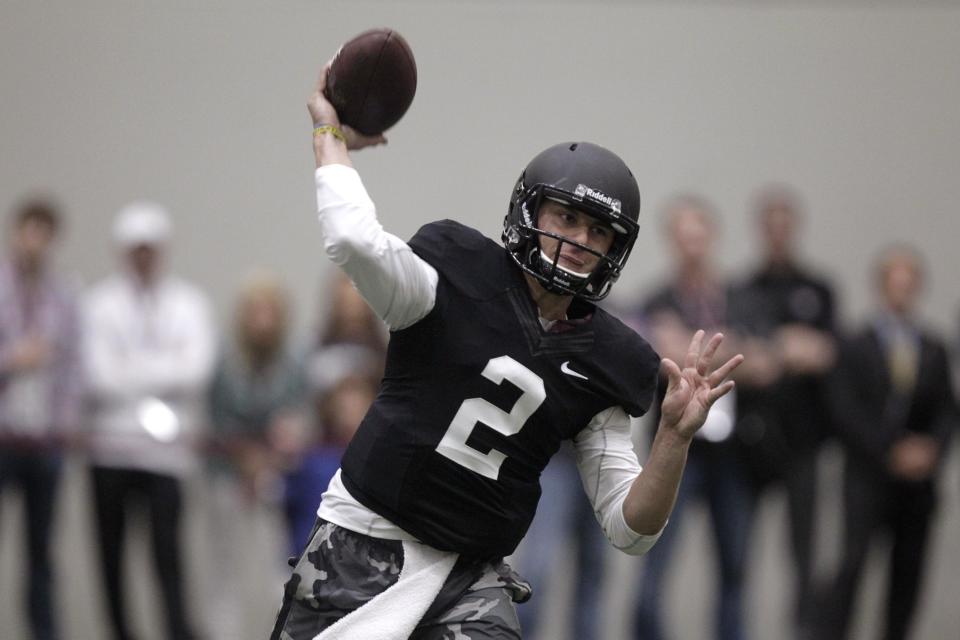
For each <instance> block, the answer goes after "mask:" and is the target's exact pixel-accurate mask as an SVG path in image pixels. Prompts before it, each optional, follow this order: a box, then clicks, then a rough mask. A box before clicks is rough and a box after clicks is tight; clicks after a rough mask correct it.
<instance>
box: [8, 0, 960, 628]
mask: <svg viewBox="0 0 960 640" xmlns="http://www.w3.org/2000/svg"><path fill="white" fill-rule="evenodd" d="M377 25H389V26H392V27H395V28H396V29H398V30H399V31H400V32H401V33H403V34H404V35H405V36H406V37H407V38H408V40H409V41H410V43H411V45H412V47H413V49H414V52H415V54H416V56H417V62H418V66H419V73H420V85H419V90H418V94H417V97H416V100H415V102H414V105H413V108H412V109H411V111H410V112H409V113H408V114H407V116H406V118H405V119H404V120H403V121H402V122H401V123H400V124H399V125H398V126H397V127H396V128H395V130H394V131H393V132H391V133H390V136H389V137H390V144H389V145H388V147H386V148H383V149H377V150H371V151H366V152H363V153H361V154H358V155H356V156H355V162H356V164H357V165H358V168H359V169H360V171H361V173H362V175H363V176H364V179H365V182H366V184H367V187H368V189H369V190H370V192H371V194H372V196H373V197H374V199H375V201H376V202H377V204H378V207H379V211H380V215H381V218H382V220H383V222H384V224H385V226H387V228H388V229H390V230H392V231H394V232H395V233H397V234H398V235H400V236H402V237H407V236H409V235H410V234H412V233H413V232H414V231H415V230H416V228H417V227H418V226H419V225H420V224H422V223H424V222H427V221H430V220H433V219H436V218H438V217H454V218H457V219H459V220H461V221H463V222H466V223H468V224H471V225H474V226H476V227H478V228H480V229H481V230H482V231H484V232H486V233H487V234H488V235H491V236H497V235H498V233H499V227H500V222H501V217H502V213H503V211H504V210H505V204H506V198H507V195H508V190H509V188H510V187H511V186H512V184H513V181H514V180H515V178H516V176H517V174H518V173H519V171H520V169H521V168H522V166H523V165H524V164H525V162H526V161H527V159H529V157H531V156H532V155H533V154H534V153H536V152H537V151H539V150H540V149H541V148H543V147H545V146H547V145H549V144H552V143H554V142H557V141H559V140H563V139H574V138H580V139H589V140H592V141H596V142H599V143H601V144H604V145H605V146H608V147H610V148H612V149H614V150H615V151H617V152H618V153H620V154H621V155H622V156H623V157H624V158H625V159H626V160H627V162H628V164H629V165H630V166H631V167H632V168H633V169H634V171H635V173H636V175H637V176H638V178H639V181H640V184H641V192H642V194H643V197H644V214H643V215H644V219H643V224H644V227H643V229H644V231H643V233H642V235H641V239H640V241H639V242H638V245H637V249H636V251H635V254H634V257H633V258H632V262H631V265H630V268H629V269H628V273H627V274H626V275H625V276H624V278H623V279H622V281H621V283H620V284H619V285H618V286H617V288H616V290H615V296H616V300H617V301H618V302H622V303H626V302H628V301H629V300H631V299H633V298H634V297H635V296H637V295H638V294H639V293H640V292H641V291H642V290H643V289H644V288H646V287H648V286H649V285H651V284H652V282H653V281H654V280H655V279H656V278H657V277H658V276H659V275H660V274H661V273H662V271H663V269H664V267H665V264H666V254H665V250H664V247H663V246H662V242H661V237H660V234H659V225H658V223H657V221H656V220H657V216H656V212H657V210H658V205H659V204H660V203H662V202H663V200H664V199H665V198H666V197H667V196H668V195H669V194H671V193H673V192H675V191H677V190H679V189H695V190H697V191H700V192H702V193H704V194H705V195H707V196H708V197H709V198H711V199H713V200H714V201H715V202H716V203H717V205H718V207H719V209H720V211H721V213H722V214H723V217H724V234H723V241H722V246H721V247H720V249H721V255H722V264H723V266H724V267H726V268H727V269H729V270H730V271H732V272H737V271H739V270H742V269H743V268H745V267H746V266H747V265H748V264H749V263H750V261H751V260H752V258H753V252H752V247H753V241H754V236H753V233H752V228H751V220H750V217H749V216H748V215H747V206H748V203H749V200H750V196H751V194H752V193H753V191H754V190H755V188H756V187H757V186H759V185H760V184H762V183H765V182H767V181H769V180H775V181H786V182H788V183H790V184H792V185H794V186H795V187H797V188H798V189H799V190H800V191H801V192H802V193H803V194H804V196H805V197H806V200H807V204H808V207H809V219H808V223H807V226H806V229H805V246H806V253H807V255H808V257H809V258H810V260H811V261H812V262H815V263H816V264H818V265H819V266H820V267H821V268H822V270H823V271H825V272H826V273H827V274H829V275H831V276H832V277H833V278H834V279H835V280H836V282H837V284H838V286H839V288H840V291H841V293H842V294H843V299H844V306H843V311H844V314H845V316H846V317H847V318H848V319H850V320H856V319H859V318H861V317H862V316H863V315H864V313H865V312H866V311H867V310H868V309H869V308H870V305H871V302H872V298H871V295H870V292H869V289H868V287H867V283H868V278H867V276H868V269H869V261H870V258H871V256H872V255H873V254H874V253H875V252H876V250H877V249H878V248H880V247H882V246H884V245H886V244H887V243H889V242H891V241H893V240H905V241H909V242H912V243H914V244H916V245H917V246H919V247H921V248H922V249H923V250H924V251H925V252H926V254H927V257H928V259H929V266H930V275H931V286H930V288H929V290H928V295H927V298H926V308H927V312H928V316H929V318H930V320H931V322H932V323H933V324H934V325H935V326H937V327H939V328H940V329H942V330H944V331H945V332H949V333H948V335H950V336H951V337H953V336H955V335H956V328H957V315H956V312H957V309H958V299H960V295H958V290H957V286H956V283H955V274H956V272H957V271H958V266H960V264H958V263H960V253H958V252H957V251H956V248H955V246H956V242H957V240H956V239H957V237H958V236H960V233H958V232H960V222H958V218H957V212H956V203H957V202H958V201H960V180H958V179H957V166H958V164H960V162H958V161H960V151H958V150H960V109H957V104H958V103H960V65H958V64H957V60H958V59H960V6H958V4H957V3H955V2H948V1H942V2H907V1H905V0H904V1H895V0H888V1H886V2H879V3H878V2H868V1H867V0H856V1H855V0H847V1H845V2H817V1H814V0H806V1H805V0H794V1H787V0H781V1H777V2H750V1H741V2H733V1H723V2H712V3H711V2H693V1H683V2H673V3H667V2H627V1H625V0H621V1H619V2H613V1H611V2H606V3H576V2H552V3H551V2H538V1H536V0H516V1H513V2H508V1H506V0H499V1H496V0H495V1H491V2H467V1H460V0H451V1H447V2H441V1H439V0H434V1H426V0H424V1H420V2H389V1H384V0H381V1H374V0H368V1H352V2H342V1H332V0H331V1H326V2H308V1H305V0H299V1H292V0H291V1H287V2H266V1H262V0H231V1H229V2H228V1H226V0H206V1H205V2H187V1H186V0H171V1H168V2H163V3H148V2H118V1H111V0H87V1H86V2H83V3H72V2H67V1H66V0H49V1H46V2H36V1H33V0H0V210H2V211H7V210H9V208H10V207H11V206H12V204H13V202H14V201H15V200H16V199H18V198H19V197H20V196H22V195H24V194H25V193H28V192H32V191H37V190H40V191H44V192H51V193H53V194H54V195H56V196H57V198H58V199H59V200H60V201H61V202H62V203H63V204H64V207H65V210H66V213H67V215H68V217H69V229H68V235H67V237H66V238H65V241H64V243H63V246H62V251H61V254H60V262H61V263H62V265H63V266H64V267H65V268H69V269H71V270H74V271H75V272H76V273H78V275H79V277H80V278H81V280H83V281H84V282H91V281H93V280H94V279H96V278H98V277H100V276H102V275H104V274H105V273H106V272H107V271H108V270H109V269H110V268H111V266H112V265H113V262H114V255H113V250H112V247H111V244H110V241H109V235H108V231H109V225H110V222H111V219H112V217H113V215H114V213H115V212H116V211H117V210H118V209H119V208H120V207H121V206H122V205H123V204H125V203H126V202H128V201H130V200H131V199H134V198H141V197H147V198H152V199H156V200H158V201H160V202H162V203H164V204H166V205H167V206H168V207H170V209H171V211H172V213H173V216H174V219H175V223H176V225H177V231H176V236H177V239H176V248H175V252H174V262H175V266H176V269H177V271H179V272H181V273H182V274H184V275H186V276H189V277H190V278H192V279H194V280H196V281H197V282H199V283H200V284H201V285H203V286H204V287H205V288H206V289H207V290H208V291H209V292H210V294H211V296H212V297H213V298H214V301H215V302H216V304H217V306H218V308H219V310H220V311H221V315H222V316H224V317H225V316H226V314H227V310H228V308H229V302H230V300H231V298H232V295H233V292H234V291H235V289H236V286H237V283H238V281H239V279H240V278H241V276H242V275H243V274H244V273H246V272H247V271H248V270H249V269H250V267H251V266H253V265H261V266H267V267H270V268H273V269H275V270H277V271H279V272H280V273H281V274H282V275H283V276H284V277H285V278H286V279H287V280H288V282H289V283H290V285H291V287H292V288H293V290H294V293H295V294H296V299H297V300H298V305H299V311H300V314H299V316H298V323H299V328H300V329H301V333H304V332H306V330H307V328H308V327H310V326H312V325H313V324H314V322H315V320H314V318H315V316H316V307H317V304H316V303H315V301H314V300H315V298H316V297H317V295H318V292H319V291H321V290H322V288H323V287H322V283H323V280H324V278H325V275H326V274H327V272H328V268H327V265H326V264H325V263H324V259H323V256H322V255H320V252H319V250H318V242H317V233H316V228H315V225H314V223H313V209H314V205H313V193H312V182H311V180H312V158H311V152H310V133H309V131H310V122H309V119H308V117H307V115H306V110H305V107H304V105H305V100H306V97H307V95H308V93H309V91H310V88H311V86H312V83H313V81H314V78H315V75H316V73H317V72H318V70H319V69H320V67H321V65H322V63H323V62H324V61H325V60H326V59H327V58H329V57H330V56H331V55H332V53H333V52H334V51H335V50H336V48H337V46H338V45H339V43H340V42H341V41H343V40H344V39H345V38H347V37H349V36H351V35H353V34H355V33H357V32H359V31H361V30H363V29H366V28H368V27H370V26H377ZM78 478H79V476H78ZM952 478H953V480H952V482H951V483H950V486H951V487H953V488H955V487H956V486H957V485H958V482H957V480H956V477H955V476H953V477H952ZM82 485H83V480H82V478H80V479H78V480H77V483H76V484H75V485H72V487H71V489H70V491H72V492H74V493H72V494H68V495H72V496H73V497H74V498H77V497H78V496H82ZM78 487H79V488H78ZM77 492H79V493H77ZM957 504H958V499H957V496H956V492H955V491H954V492H953V493H950V494H948V496H947V504H946V509H947V515H948V518H952V519H948V520H946V522H947V523H952V525H950V526H952V528H948V529H946V530H945V531H943V533H942V535H941V537H942V538H946V539H952V540H955V539H957V538H958V536H957V531H958V530H960V529H958V525H957V517H956V511H957ZM776 508H778V507H776V506H773V507H771V509H774V510H775V509H776ZM76 509H77V507H76V506H74V505H73V504H72V503H71V506H70V507H69V508H68V509H67V511H68V513H74V514H75V516H76V517H78V518H81V519H82V518H84V517H85V516H84V515H83V514H82V513H81V512H79V511H76ZM6 520H7V523H5V524H6V525H7V528H8V529H9V528H10V526H11V525H10V522H9V518H6ZM945 526H947V525H945ZM948 532H952V533H948ZM6 538H7V540H6V541H5V544H4V548H5V549H6V551H5V553H4V554H3V555H2V556H0V557H2V558H6V559H9V558H10V557H11V556H12V555H13V554H14V553H15V552H14V551H13V549H12V547H11V545H12V544H14V542H11V541H10V539H9V536H7V537H6ZM949 552H950V553H947V552H946V551H945V552H943V553H942V554H941V555H940V556H938V558H939V559H940V560H941V561H940V562H938V563H936V564H935V569H938V570H941V571H943V570H944V569H943V566H944V564H943V563H944V562H953V565H952V566H953V567H954V575H955V574H956V573H957V571H956V566H957V561H956V554H957V553H958V548H957V546H956V544H955V543H954V545H953V546H952V547H949ZM773 553H774V554H775V552H773ZM944 554H945V555H944ZM951 554H952V555H951ZM951 558H952V560H951ZM774 559H776V556H775V555H774ZM0 562H3V564H2V565H0V569H2V571H3V574H4V576H5V577H4V580H3V584H4V586H3V593H4V594H7V593H10V591H9V589H8V587H9V584H10V583H9V580H7V577H9V576H10V575H12V574H11V573H10V569H9V567H10V565H9V564H8V563H7V562H6V561H5V560H0ZM947 566H951V565H947ZM775 571H776V570H775ZM938 575H939V574H938ZM74 580H81V578H74ZM77 584H78V589H79V587H80V585H86V584H87V582H82V583H81V582H78V583H77ZM770 584H776V582H770ZM937 584H939V585H941V588H944V585H947V586H948V585H950V584H951V583H949V582H947V583H937ZM952 584H953V588H952V591H951V592H952V593H956V587H957V585H956V583H952ZM80 590H82V589H80ZM936 593H940V592H939V591H937V592H935V594H936ZM935 594H934V595H931V597H936V595H935ZM87 597H88V600H80V602H84V603H92V604H90V606H91V607H94V606H98V605H97V604H96V603H97V601H96V600H95V599H94V600H89V598H93V597H94V596H87ZM2 600H3V601H5V604H4V605H3V609H2V611H3V613H2V614H0V635H2V636H3V637H9V636H8V635H7V634H6V633H5V632H3V631H2V627H3V625H4V624H6V623H5V622H4V621H5V620H8V619H10V618H9V617H8V613H9V615H14V614H13V613H12V605H11V604H9V603H7V602H6V601H8V598H7V596H6V595H4V597H3V598H2ZM948 602H949V600H948ZM954 604H955V603H954ZM69 606H71V607H74V608H73V609H70V610H71V611H77V609H78V608H82V609H83V610H86V609H87V607H86V605H83V606H82V607H81V606H80V605H77V604H76V601H74V603H73V604H71V605H69ZM928 610H934V614H933V615H935V616H937V618H936V619H937V623H936V624H938V625H940V626H937V627H936V628H935V629H937V630H933V631H931V630H930V628H929V627H926V629H927V635H924V636H922V637H926V638H942V637H950V636H949V635H941V633H948V634H949V633H953V632H955V630H956V628H957V624H958V623H960V617H958V615H960V614H958V612H957V610H956V607H955V606H954V607H950V606H949V604H947V606H945V607H939V608H937V607H934V606H933V605H928ZM81 619H82V617H81ZM91 624H92V623H91ZM88 628H90V627H88ZM93 628H95V627H93ZM940 630H943V631H940ZM947 630H949V631H947ZM77 637H94V636H90V635H86V634H81V635H79V636H77ZM687 637H691V636H687ZM692 637H696V636H692ZM761 637H775V636H774V635H766V636H761Z"/></svg>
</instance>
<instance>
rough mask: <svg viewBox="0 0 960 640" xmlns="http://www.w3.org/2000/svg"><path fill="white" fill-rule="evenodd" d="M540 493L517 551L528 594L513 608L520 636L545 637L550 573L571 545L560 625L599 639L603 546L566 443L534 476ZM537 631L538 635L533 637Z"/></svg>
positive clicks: (554, 578) (604, 542) (586, 638)
mask: <svg viewBox="0 0 960 640" xmlns="http://www.w3.org/2000/svg"><path fill="white" fill-rule="evenodd" d="M540 487H541V490H542V493H541V495H540V502H539V504H538V506H537V514H536V516H534V518H533V522H532V523H531V525H530V529H529V530H527V535H526V536H525V537H524V539H523V542H522V543H521V546H520V548H519V549H518V551H517V557H518V558H519V560H518V563H517V569H518V570H519V571H520V573H521V574H523V577H524V578H525V579H526V580H527V582H529V583H530V585H531V586H532V587H533V592H534V595H536V596H537V597H535V598H531V599H530V600H528V601H527V602H525V603H523V604H522V605H520V606H518V607H517V614H518V615H519V616H520V626H521V628H522V629H523V634H524V637H530V638H537V637H541V638H545V637H546V636H545V635H544V632H543V627H544V626H546V621H545V619H544V610H545V606H544V604H545V603H546V602H547V601H548V599H549V593H550V587H549V585H551V584H557V583H558V582H559V581H558V580H557V578H558V577H559V576H557V575H556V574H555V571H554V569H555V568H556V567H557V566H558V565H564V563H563V562H561V561H560V560H559V559H558V558H559V556H560V554H561V553H563V552H565V551H566V550H567V549H568V548H569V547H570V546H571V543H572V545H573V550H574V554H575V556H574V559H575V562H574V564H573V567H572V569H573V571H574V572H575V573H574V577H573V578H572V582H573V583H574V590H573V593H572V594H571V596H572V598H573V600H572V604H571V605H570V606H566V607H564V609H563V610H564V611H569V613H570V615H569V616H568V617H569V618H570V619H569V620H565V621H564V627H570V628H571V629H572V634H571V637H573V638H578V639H580V638H582V639H584V640H592V639H594V638H599V637H600V620H601V605H600V592H601V588H600V585H602V584H603V579H604V578H603V576H604V566H603V565H604V557H605V554H606V548H607V545H608V544H609V543H608V542H607V539H606V537H605V536H604V535H603V529H601V528H600V527H598V526H597V520H596V517H595V516H594V515H593V509H592V507H591V506H590V501H589V500H588V499H587V497H586V496H585V495H584V493H583V487H582V486H581V482H580V474H579V472H578V470H577V465H576V460H575V458H574V453H573V450H572V449H571V447H570V445H569V443H564V445H563V446H562V447H561V449H560V451H559V452H558V453H557V455H555V456H553V458H551V460H550V463H549V464H548V465H547V468H546V469H544V470H543V473H542V474H540ZM538 633H539V636H538V635H537V634H538Z"/></svg>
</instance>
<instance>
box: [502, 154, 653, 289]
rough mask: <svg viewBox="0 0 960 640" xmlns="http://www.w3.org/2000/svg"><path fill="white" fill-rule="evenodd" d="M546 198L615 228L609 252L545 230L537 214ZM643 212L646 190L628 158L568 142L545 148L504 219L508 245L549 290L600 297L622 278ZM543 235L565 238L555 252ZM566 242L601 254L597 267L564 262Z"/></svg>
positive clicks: (523, 178) (522, 179)
mask: <svg viewBox="0 0 960 640" xmlns="http://www.w3.org/2000/svg"><path fill="white" fill-rule="evenodd" d="M545 198H547V199H551V200H556V201H559V202H561V203H563V204H564V205H566V206H569V207H571V208H573V209H576V210H578V211H582V212H584V213H586V214H588V215H590V216H592V217H594V218H596V219H598V220H601V221H603V222H606V223H607V224H609V225H610V226H611V227H613V230H614V232H615V233H614V240H613V244H612V245H611V247H610V250H609V251H608V252H607V254H606V255H600V254H599V253H597V252H596V251H594V250H592V249H590V248H589V247H586V246H584V245H582V244H580V243H578V242H574V241H573V240H570V239H568V238H564V237H563V236H559V235H556V234H553V233H550V232H548V231H543V230H541V229H539V228H538V226H539V225H538V224H537V217H538V213H539V211H540V205H541V204H542V203H543V201H544V199H545ZM639 217H640V190H639V188H638V187H637V181H636V179H634V177H633V174H632V173H630V169H628V168H627V165H626V164H624V162H623V160H621V159H620V158H619V157H618V156H617V155H616V154H614V153H612V152H610V151H608V150H607V149H604V148H603V147H600V146H598V145H595V144H591V143H589V142H565V143H563V144H558V145H554V146H552V147H550V148H549V149H546V150H545V151H542V152H540V153H539V154H538V155H537V156H536V157H535V158H534V159H533V160H531V161H530V164H528V165H527V167H526V168H525V169H524V170H523V173H521V174H520V178H519V179H518V180H517V184H516V186H515V187H514V189H513V194H512V195H511V196H510V207H509V209H508V210H507V215H506V217H505V218H504V220H503V236H502V239H503V246H504V247H505V248H506V250H507V252H508V253H509V254H510V255H511V256H512V257H513V259H514V261H516V263H517V265H519V267H520V268H521V269H523V270H524V271H525V272H527V273H529V274H530V275H532V276H533V277H534V278H536V279H537V280H539V281H540V283H541V284H543V286H544V288H545V289H546V290H547V291H550V292H552V293H559V294H562V295H574V296H579V297H581V298H584V299H586V300H591V301H596V300H600V299H602V298H604V297H606V295H607V294H608V293H610V287H611V286H613V283H614V282H616V280H617V278H619V277H620V272H621V271H622V270H623V267H624V265H625V264H626V263H627V258H628V257H629V256H630V251H631V249H633V244H634V242H636V239H637V234H638V232H639V226H638V224H637V220H638V219H639ZM542 235H546V236H550V237H552V238H556V239H557V240H560V242H559V243H558V244H557V249H556V251H555V252H554V255H552V256H548V255H547V254H546V253H545V252H544V251H543V250H542V249H541V248H540V236H542ZM564 242H566V243H569V244H572V245H576V246H578V247H580V248H581V249H583V250H585V251H588V252H590V253H591V254H593V255H595V256H597V257H598V258H599V262H598V264H597V266H596V267H595V268H594V270H593V272H591V273H588V274H583V273H577V272H575V271H571V270H569V269H564V268H563V267H561V266H560V265H559V264H558V260H559V258H560V249H561V247H562V246H563V243H564Z"/></svg>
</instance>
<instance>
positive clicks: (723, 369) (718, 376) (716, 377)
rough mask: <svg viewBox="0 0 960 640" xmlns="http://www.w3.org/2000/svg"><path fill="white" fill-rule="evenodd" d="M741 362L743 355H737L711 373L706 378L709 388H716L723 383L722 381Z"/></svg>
mask: <svg viewBox="0 0 960 640" xmlns="http://www.w3.org/2000/svg"><path fill="white" fill-rule="evenodd" d="M741 362H743V354H742V353H738V354H737V355H735V356H733V357H732V358H730V359H729V360H727V361H726V362H724V363H723V365H722V366H720V367H719V368H717V370H716V371H714V372H713V373H711V374H710V377H709V378H707V382H709V384H710V386H711V387H716V386H717V385H719V384H720V383H721V382H723V379H724V378H726V377H727V376H728V375H730V373H731V372H732V371H733V370H734V369H736V368H737V367H739V366H740V363H741Z"/></svg>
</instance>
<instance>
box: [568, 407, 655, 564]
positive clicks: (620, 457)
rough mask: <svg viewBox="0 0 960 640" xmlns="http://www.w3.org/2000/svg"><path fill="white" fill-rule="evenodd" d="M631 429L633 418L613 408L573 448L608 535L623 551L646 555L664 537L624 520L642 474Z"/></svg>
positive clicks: (596, 419) (595, 419)
mask: <svg viewBox="0 0 960 640" xmlns="http://www.w3.org/2000/svg"><path fill="white" fill-rule="evenodd" d="M630 426H631V425H630V416H628V415H627V413H626V412H625V411H624V410H623V408H622V407H610V408H609V409H605V410H604V411H601V412H600V413H598V414H597V415H596V416H594V417H593V419H592V420H590V423H589V424H588V425H587V426H586V427H584V428H583V429H582V430H581V431H580V432H579V433H578V434H577V436H576V437H575V438H574V440H573V446H574V450H575V451H576V456H577V468H578V470H579V471H580V480H581V481H582V482H583V489H584V491H585V492H586V494H587V498H589V500H590V504H591V505H593V513H594V515H595V516H596V517H597V521H598V522H599V523H600V528H601V529H603V533H604V535H606V537H607V539H608V540H609V541H610V543H611V544H612V545H613V546H614V547H616V548H617V549H619V550H620V551H623V552H624V553H628V554H630V555H642V554H644V553H646V552H647V551H648V550H649V549H650V547H652V546H653V544H654V542H656V541H657V539H658V538H659V537H660V535H659V532H658V533H655V534H653V535H643V534H640V533H637V532H636V531H634V530H633V529H632V528H631V527H630V526H629V525H628V524H627V521H626V519H625V518H624V513H623V503H624V500H625V499H626V497H627V493H628V492H629V491H630V486H631V484H633V481H634V480H635V479H636V477H637V474H640V473H641V469H640V462H639V461H638V460H637V454H636V452H634V450H633V442H632V441H631V439H630Z"/></svg>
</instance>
